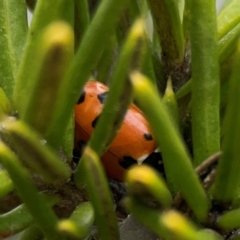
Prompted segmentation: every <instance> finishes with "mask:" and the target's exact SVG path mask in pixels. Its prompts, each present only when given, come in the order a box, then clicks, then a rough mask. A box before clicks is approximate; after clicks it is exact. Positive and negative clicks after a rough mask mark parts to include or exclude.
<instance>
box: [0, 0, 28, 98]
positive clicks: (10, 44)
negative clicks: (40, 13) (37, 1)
mask: <svg viewBox="0 0 240 240" xmlns="http://www.w3.org/2000/svg"><path fill="white" fill-rule="evenodd" d="M0 33H1V34H0V53H1V54H0V69H1V71H0V85H1V87H2V88H3V90H4V91H5V93H6V95H7V96H8V98H11V97H12V92H13V86H14V81H15V79H16V75H17V71H18V68H19V64H20V60H21V57H22V52H23V49H24V45H25V41H26V35H27V9H26V3H25V1H24V0H1V1H0Z"/></svg>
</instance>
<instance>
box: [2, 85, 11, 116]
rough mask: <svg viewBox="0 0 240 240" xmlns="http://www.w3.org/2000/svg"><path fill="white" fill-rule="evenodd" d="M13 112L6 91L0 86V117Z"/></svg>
mask: <svg viewBox="0 0 240 240" xmlns="http://www.w3.org/2000/svg"><path fill="white" fill-rule="evenodd" d="M11 112H12V106H11V104H10V101H9V99H8V98H7V96H6V94H5V92H4V91H3V89H2V88H1V87H0V118H2V117H4V116H5V115H8V114H10V113H11Z"/></svg>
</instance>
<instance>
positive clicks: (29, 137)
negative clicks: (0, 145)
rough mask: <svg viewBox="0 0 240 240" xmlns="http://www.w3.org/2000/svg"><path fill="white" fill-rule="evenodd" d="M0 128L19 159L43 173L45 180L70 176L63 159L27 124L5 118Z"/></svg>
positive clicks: (57, 179)
mask: <svg viewBox="0 0 240 240" xmlns="http://www.w3.org/2000/svg"><path fill="white" fill-rule="evenodd" d="M0 130H1V132H0V133H1V134H2V135H3V137H4V139H5V140H7V141H9V142H10V146H11V148H13V149H14V151H16V152H17V154H18V156H19V157H20V159H21V161H23V162H24V163H26V164H27V165H28V166H29V167H31V168H32V169H34V170H35V171H36V172H38V173H40V174H43V176H44V177H45V180H46V181H47V180H48V181H51V182H52V181H54V182H55V181H56V182H57V181H59V180H64V179H65V180H66V179H68V178H69V177H70V171H69V169H68V167H67V165H66V164H65V163H64V162H63V160H60V159H59V158H58V157H57V155H56V153H55V152H54V151H53V150H52V149H50V148H49V147H48V146H47V145H46V141H45V140H44V139H42V138H41V137H40V135H39V134H37V133H36V132H35V131H34V130H33V129H32V128H30V127H28V125H26V124H24V123H23V122H21V121H14V120H12V119H11V118H7V119H6V120H5V121H2V122H1V123H0ZM26 149H27V150H26Z"/></svg>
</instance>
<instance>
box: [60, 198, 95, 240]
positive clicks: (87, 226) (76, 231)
mask: <svg viewBox="0 0 240 240" xmlns="http://www.w3.org/2000/svg"><path fill="white" fill-rule="evenodd" d="M93 222H94V210H93V207H92V205H91V203H90V202H85V203H81V204H80V205H79V206H78V207H77V208H76V209H75V210H74V212H73V213H72V214H71V216H70V218H69V219H65V220H61V221H59V223H58V230H59V231H60V232H62V233H63V234H65V235H66V236H69V237H73V238H77V239H83V238H85V237H86V236H87V235H88V234H89V233H90V230H91V228H92V226H93Z"/></svg>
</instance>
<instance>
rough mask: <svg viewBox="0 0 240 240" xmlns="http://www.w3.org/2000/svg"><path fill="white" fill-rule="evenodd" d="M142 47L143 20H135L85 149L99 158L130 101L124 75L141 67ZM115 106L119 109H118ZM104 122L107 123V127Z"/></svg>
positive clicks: (118, 125) (120, 121) (115, 130)
mask: <svg viewBox="0 0 240 240" xmlns="http://www.w3.org/2000/svg"><path fill="white" fill-rule="evenodd" d="M143 44H144V29H143V20H142V19H138V20H137V21H136V22H135V24H134V25H133V27H132V29H131V31H130V33H129V35H128V38H127V40H126V43H125V44H124V46H123V49H122V51H121V54H120V56H119V60H118V62H117V64H116V68H115V70H114V72H113V76H112V79H111V85H110V89H111V90H110V92H109V94H108V98H107V101H106V103H105V106H104V109H103V111H102V114H101V116H100V118H99V120H98V122H97V125H96V127H95V131H94V134H93V135H92V136H91V138H90V141H89V146H90V147H91V148H92V149H94V151H96V153H97V154H99V155H100V156H101V154H103V153H104V152H105V150H106V148H107V147H108V146H109V144H110V143H111V142H112V140H113V139H114V137H115V135H116V133H117V130H119V128H120V126H121V124H122V121H123V119H124V116H125V113H126V110H127V108H128V106H129V104H130V102H131V100H132V98H131V88H130V87H129V86H128V82H127V74H128V72H129V70H130V69H131V70H132V69H136V68H139V65H141V63H139V61H140V60H139V59H141V57H142V56H141V50H142V48H141V47H142V45H143ZM125 89H128V93H127V94H126V91H125V92H124V90H125ZM126 95H127V96H128V97H127V96H126ZM122 99H123V100H122ZM121 100H122V101H121ZM119 102H120V106H118V105H119ZM106 122H107V123H108V124H107V125H106Z"/></svg>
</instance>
